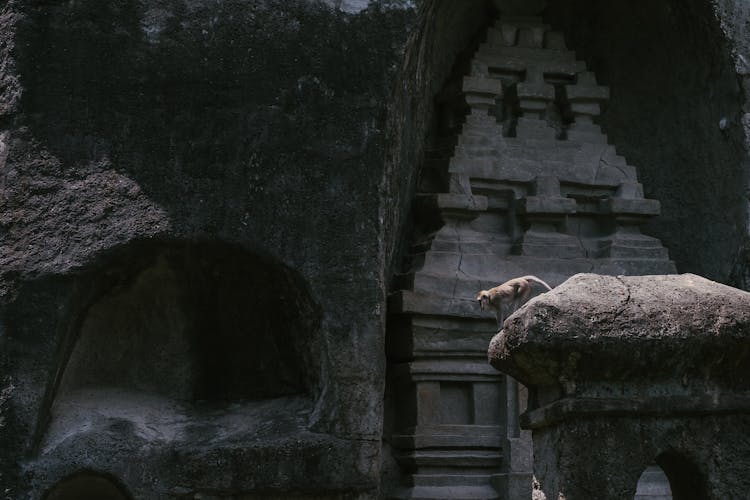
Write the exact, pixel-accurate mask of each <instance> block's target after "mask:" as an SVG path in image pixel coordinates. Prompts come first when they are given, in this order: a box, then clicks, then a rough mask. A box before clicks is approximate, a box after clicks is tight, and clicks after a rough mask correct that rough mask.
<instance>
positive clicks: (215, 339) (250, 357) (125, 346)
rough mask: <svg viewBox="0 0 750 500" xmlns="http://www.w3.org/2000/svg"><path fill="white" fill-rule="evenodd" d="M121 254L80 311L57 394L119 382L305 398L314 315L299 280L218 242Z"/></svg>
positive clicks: (234, 395) (176, 392)
mask: <svg viewBox="0 0 750 500" xmlns="http://www.w3.org/2000/svg"><path fill="white" fill-rule="evenodd" d="M137 247H138V245H136V248H134V249H132V252H133V253H137V254H140V255H136V256H128V255H127V253H128V252H123V255H122V256H118V257H117V260H118V262H117V263H111V264H110V265H109V266H106V267H105V268H104V269H102V270H101V271H100V272H101V273H102V274H103V275H104V276H107V277H108V278H109V279H110V280H112V279H113V277H115V276H116V277H117V278H116V282H114V284H113V285H112V288H111V289H109V290H108V291H107V292H106V293H105V294H103V295H102V296H101V297H100V298H99V299H98V300H97V301H96V302H95V303H94V304H92V305H91V306H90V307H88V309H87V311H86V313H85V317H84V318H83V321H82V324H81V327H80V333H78V339H77V341H76V345H75V348H74V349H73V351H72V353H71V355H70V359H69V360H68V362H67V367H66V369H65V375H64V376H63V379H62V381H61V385H60V390H61V391H62V392H65V391H68V390H74V389H76V388H81V387H88V386H119V387H126V388H130V389H135V390H142V391H148V392H153V393H156V394H160V395H163V396H167V397H172V398H175V399H179V400H187V401H197V400H216V401H229V400H237V399H240V400H247V399H258V398H269V397H278V396H284V395H290V394H303V393H307V394H311V393H312V392H313V390H314V389H313V388H314V387H315V385H316V384H317V377H318V372H319V366H320V354H319V349H318V347H317V346H318V338H317V335H318V333H319V332H318V327H319V325H318V322H319V321H320V319H319V313H318V312H317V310H316V306H315V305H314V304H313V303H312V301H311V299H310V297H309V295H308V294H307V288H306V286H305V284H304V282H302V280H301V278H300V277H298V276H295V275H294V274H293V273H292V272H291V271H290V270H288V269H286V268H284V267H283V266H282V265H280V264H279V263H276V262H273V261H271V260H269V259H266V258H263V257H260V256H257V255H254V254H252V253H249V252H246V251H244V250H243V249H241V248H239V247H234V246H230V245H222V244H218V243H202V244H192V243H188V244H183V243H174V244H167V245H152V246H151V248H147V247H142V248H137Z"/></svg>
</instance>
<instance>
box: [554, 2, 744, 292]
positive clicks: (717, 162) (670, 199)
mask: <svg viewBox="0 0 750 500" xmlns="http://www.w3.org/2000/svg"><path fill="white" fill-rule="evenodd" d="M747 9H748V7H747V3H746V2H742V1H734V0H726V1H719V2H708V1H705V2H704V1H687V2H680V1H674V0H657V1H654V2H648V3H640V4H633V3H632V2H629V1H627V0H614V1H611V2H598V1H595V0H558V1H555V2H550V3H549V7H548V9H547V10H546V11H545V20H547V22H549V23H550V24H551V25H552V26H553V27H555V28H556V29H560V30H562V31H563V32H564V33H565V36H566V40H567V41H568V46H569V47H570V48H571V49H574V50H575V51H576V53H577V55H578V57H579V58H581V59H583V60H584V61H586V63H587V65H588V66H589V68H590V69H591V71H593V72H594V73H595V74H596V75H597V78H598V80H599V82H600V83H601V84H603V85H607V86H608V87H609V88H610V91H611V99H610V102H609V104H608V106H607V107H606V109H604V111H603V113H602V120H601V125H602V127H603V128H604V130H605V131H606V133H607V134H608V137H609V139H610V140H611V141H612V142H613V143H614V144H616V145H617V147H618V151H619V152H620V154H622V155H624V156H625V157H627V158H628V160H629V161H631V162H633V164H635V165H637V166H638V172H639V175H640V179H641V182H642V183H643V186H644V192H645V195H646V197H648V198H654V199H657V200H660V201H661V206H662V211H661V216H660V217H658V218H655V219H653V220H652V221H651V222H649V224H648V225H647V226H646V228H645V231H646V232H647V233H648V234H651V235H652V236H655V237H658V238H659V239H660V240H661V241H662V242H663V243H664V245H665V246H666V247H667V248H669V249H670V257H671V258H672V259H674V261H675V264H676V266H677V269H678V271H679V272H692V273H696V274H699V275H701V276H706V277H708V278H710V279H714V280H717V281H720V282H726V281H727V280H728V278H729V276H730V273H731V271H732V268H733V267H737V266H740V265H744V266H745V267H746V266H747V257H748V254H747V253H745V254H744V255H742V256H740V255H739V251H740V249H741V247H742V246H743V245H745V246H746V238H747V235H748V186H750V184H749V180H748V179H749V178H748V175H749V174H748V172H750V168H748V165H750V163H749V162H748V158H749V157H748V150H749V149H748V145H750V140H749V138H750V135H748V133H747V130H746V126H745V125H744V124H743V122H744V121H746V120H743V119H742V118H743V116H744V113H747V106H748V104H747V92H746V91H745V90H743V88H742V86H741V85H740V82H744V81H745V76H743V73H742V71H741V69H740V66H739V65H740V63H741V61H742V60H743V59H747V58H748V45H747V35H746V30H747V19H748V10H747ZM722 119H724V120H725V123H726V125H725V127H724V128H723V129H722V127H721V126H720V123H721V121H722ZM733 282H734V283H735V284H737V285H740V286H743V287H747V285H748V283H747V282H744V283H740V282H738V280H734V281H733Z"/></svg>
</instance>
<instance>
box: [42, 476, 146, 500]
mask: <svg viewBox="0 0 750 500" xmlns="http://www.w3.org/2000/svg"><path fill="white" fill-rule="evenodd" d="M42 499H43V500H131V499H132V496H130V494H129V493H128V492H127V491H126V490H125V488H124V487H122V486H121V485H120V484H118V482H117V481H116V480H114V479H113V478H111V477H109V476H107V475H105V474H99V473H96V472H79V473H75V474H72V475H70V476H68V477H66V478H64V479H62V480H61V481H59V482H58V483H57V484H55V485H54V486H53V487H52V488H50V490H49V491H47V493H45V495H44V496H43V497H42Z"/></svg>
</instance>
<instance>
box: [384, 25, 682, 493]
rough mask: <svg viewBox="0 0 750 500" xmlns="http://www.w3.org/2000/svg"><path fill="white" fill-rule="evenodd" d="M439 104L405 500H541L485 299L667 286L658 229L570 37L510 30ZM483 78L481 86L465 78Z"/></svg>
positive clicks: (427, 194)
mask: <svg viewBox="0 0 750 500" xmlns="http://www.w3.org/2000/svg"><path fill="white" fill-rule="evenodd" d="M457 66H458V68H457V71H456V73H457V75H456V76H455V77H454V78H453V79H451V80H450V81H449V82H448V83H447V85H446V87H445V88H444V90H443V91H442V92H441V93H440V94H439V96H438V99H439V103H440V105H441V107H442V113H441V120H442V123H441V125H442V127H443V130H444V132H445V136H444V137H442V138H441V142H440V144H439V147H438V148H437V149H435V150H433V151H431V152H430V153H429V156H428V157H427V159H426V160H425V166H424V168H423V171H422V174H421V178H420V192H419V194H418V195H417V198H416V204H417V208H416V210H417V211H418V215H417V217H418V224H417V228H416V231H415V236H414V244H413V246H412V251H411V255H410V267H409V269H408V270H407V272H406V273H405V274H403V275H402V276H400V278H399V279H400V286H401V287H402V289H401V290H400V291H399V292H397V293H396V294H394V296H392V302H391V303H390V311H391V325H392V326H391V327H390V330H389V337H388V340H389V360H390V363H391V365H390V366H391V379H390V383H391V384H392V385H393V391H394V392H395V393H396V397H395V414H396V417H395V420H396V425H395V426H394V431H393V432H394V435H393V443H392V444H393V446H394V448H395V449H396V452H395V453H396V457H397V460H398V461H399V463H400V464H401V465H402V467H403V470H404V471H406V472H407V479H406V480H405V481H404V484H403V485H402V486H403V488H402V489H400V490H398V491H397V492H396V493H395V497H397V498H424V499H427V498H465V499H470V498H528V497H529V495H530V487H531V486H530V485H531V478H530V468H529V464H530V449H529V441H528V436H527V435H526V433H522V432H520V430H519V428H518V412H519V404H521V403H522V401H523V398H524V392H523V391H519V387H518V384H517V383H516V382H515V381H514V380H513V379H512V378H510V377H504V376H502V375H500V374H498V373H493V371H492V370H490V369H488V367H487V361H486V354H485V353H486V341H487V338H488V336H491V334H492V332H493V331H494V330H495V322H494V318H491V319H490V317H489V316H487V315H486V314H484V313H481V312H480V311H479V308H478V306H477V303H476V300H475V297H476V294H477V292H478V291H479V290H481V289H486V288H490V287H492V286H495V285H496V284H499V283H502V282H504V281H506V280H508V279H511V278H514V277H518V276H524V275H536V276H538V277H540V278H541V279H543V280H545V281H547V282H548V283H550V284H551V285H552V286H554V285H557V284H559V283H561V282H562V281H564V280H565V279H567V278H568V277H570V276H571V275H573V274H576V273H580V272H594V273H599V274H613V275H619V274H668V273H673V272H675V267H674V264H673V263H672V262H671V261H670V260H669V257H668V253H667V250H666V249H665V248H664V246H663V245H662V244H661V242H660V241H659V240H657V239H656V238H653V237H650V236H646V235H644V234H642V233H641V231H640V226H641V225H642V224H643V223H644V222H646V221H647V220H648V219H649V218H651V217H654V216H657V215H658V214H659V211H660V205H659V202H658V201H656V200H651V199H646V198H644V196H643V189H642V186H641V184H640V183H639V182H638V177H637V172H636V168H635V167H633V166H632V165H629V164H628V162H627V161H626V159H625V158H624V157H622V156H620V155H618V154H617V151H616V150H615V147H614V146H613V145H612V144H610V143H609V142H608V140H607V136H606V135H605V134H604V133H603V132H602V130H601V128H600V126H599V125H597V124H596V120H597V118H598V116H599V114H600V111H601V105H602V103H604V102H605V101H606V100H607V99H608V97H609V91H608V89H607V88H606V87H603V86H601V85H598V84H597V82H596V78H595V75H594V74H593V73H592V72H591V71H589V70H588V69H587V68H586V64H585V63H584V62H582V61H580V60H576V56H575V53H574V52H573V51H570V50H568V49H567V48H566V46H565V42H564V38H563V34H562V33H561V32H557V31H553V30H551V28H550V27H549V26H548V25H546V24H545V23H544V22H543V21H542V20H541V19H540V18H535V17H527V16H524V17H521V16H509V15H505V16H503V17H501V18H500V19H499V20H498V21H497V22H496V23H495V24H494V25H493V26H492V27H491V28H489V29H488V31H487V37H486V42H484V43H482V44H481V45H479V47H478V49H477V50H476V52H475V53H474V54H473V55H472V56H471V58H470V59H469V60H468V61H460V62H459V63H457ZM464 67H465V68H468V73H467V74H461V69H463V68H464Z"/></svg>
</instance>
